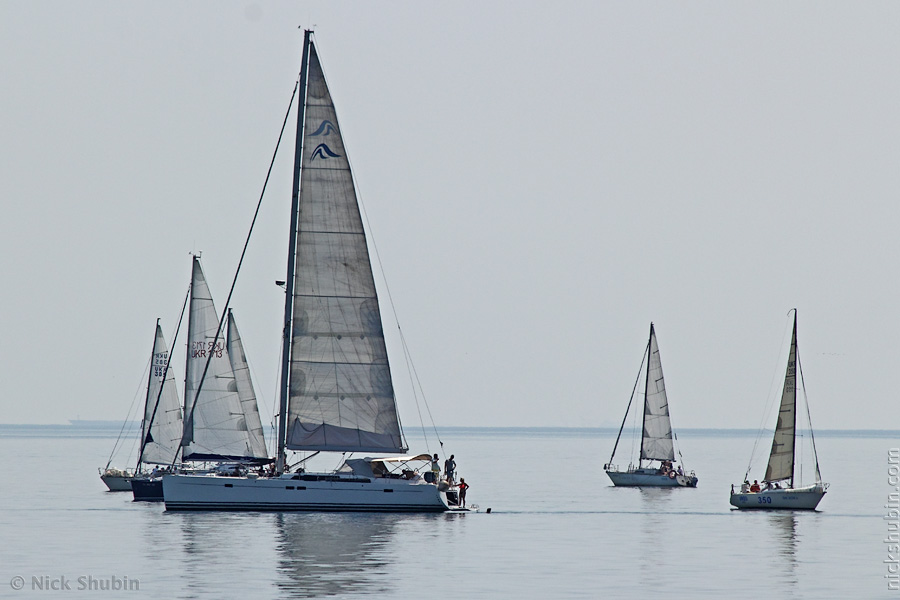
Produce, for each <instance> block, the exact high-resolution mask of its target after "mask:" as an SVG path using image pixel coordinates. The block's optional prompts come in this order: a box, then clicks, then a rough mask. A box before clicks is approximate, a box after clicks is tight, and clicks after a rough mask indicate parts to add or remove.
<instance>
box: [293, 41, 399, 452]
mask: <svg viewBox="0 0 900 600" xmlns="http://www.w3.org/2000/svg"><path fill="white" fill-rule="evenodd" d="M309 49H310V56H309V64H308V80H307V81H308V83H307V98H306V113H305V114H306V117H305V121H304V129H303V131H304V137H303V156H302V163H301V176H300V200H299V202H300V219H299V225H298V230H299V234H298V237H297V244H296V247H295V248H294V252H295V256H296V265H295V275H294V293H293V321H292V339H291V361H290V396H289V410H288V418H289V420H288V423H287V435H286V445H287V447H288V448H289V449H291V450H333V451H350V452H355V451H364V452H405V451H406V448H405V447H404V444H403V438H402V434H401V431H400V423H399V419H398V417H397V408H396V404H395V400H394V389H393V385H392V383H391V371H390V366H389V365H388V357H387V350H386V348H385V342H384V332H383V329H382V323H381V314H380V311H379V307H378V298H377V294H376V291H375V283H374V278H373V276H372V268H371V265H370V262H369V252H368V248H367V246H366V237H365V232H364V230H363V224H362V219H361V218H360V212H359V206H358V204H357V198H356V191H355V189H354V186H353V178H352V175H351V172H350V164H349V162H348V160H347V153H346V150H345V148H344V144H343V140H342V138H341V132H340V128H339V126H338V121H337V115H336V113H335V109H334V105H333V103H332V100H331V95H330V93H329V91H328V87H327V86H326V83H325V77H324V75H323V73H322V68H321V66H320V64H319V59H318V55H317V54H316V51H315V47H314V46H313V44H312V43H310V47H309Z"/></svg>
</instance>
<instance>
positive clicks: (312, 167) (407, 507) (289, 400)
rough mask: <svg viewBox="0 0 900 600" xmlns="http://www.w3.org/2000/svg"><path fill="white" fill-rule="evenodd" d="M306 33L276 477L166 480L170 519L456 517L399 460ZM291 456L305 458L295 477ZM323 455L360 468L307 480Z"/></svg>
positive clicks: (372, 302)
mask: <svg viewBox="0 0 900 600" xmlns="http://www.w3.org/2000/svg"><path fill="white" fill-rule="evenodd" d="M311 33H312V32H311V31H306V33H305V35H304V45H303V59H302V67H301V72H300V78H299V82H298V86H299V90H300V93H299V98H300V104H299V109H298V118H297V138H296V145H295V160H294V175H293V192H292V205H291V229H290V240H289V243H288V260H287V263H288V269H287V278H286V281H285V282H283V283H284V285H285V291H286V294H285V310H284V338H283V346H282V369H281V372H282V380H281V386H280V409H279V415H278V440H277V447H278V450H277V457H276V462H275V465H274V474H273V476H271V477H267V476H259V475H257V474H247V475H246V476H241V477H228V478H225V477H220V476H216V475H182V474H174V475H166V476H164V477H163V491H164V496H165V502H166V508H167V509H168V510H279V511H281V510H298V511H301V510H313V511H315V510H327V511H391V512H395V511H411V512H442V511H447V510H451V509H454V508H456V507H455V505H451V501H450V499H448V492H451V490H450V486H451V485H452V481H451V482H448V481H434V482H431V481H426V479H425V478H424V477H423V476H422V474H420V470H422V469H428V468H429V465H430V464H431V460H432V459H431V456H429V455H428V454H420V455H408V454H406V453H407V452H408V447H407V445H406V443H405V438H404V436H403V432H402V429H401V426H400V420H399V417H398V413H397V406H396V400H395V396H394V387H393V383H392V378H391V369H390V365H389V362H388V355H387V350H386V345H385V340H384V330H383V325H382V319H381V312H380V309H379V304H378V297H377V294H376V290H375V282H374V276H373V272H372V265H371V262H370V259H369V251H368V246H367V243H366V234H365V231H364V228H363V224H362V218H361V215H360V209H359V205H358V202H357V197H356V190H355V188H354V184H353V177H352V174H351V171H350V163H349V161H348V159H347V152H346V149H345V148H344V143H343V138H342V136H341V130H340V127H339V125H338V120H337V114H336V113H335V108H334V104H333V102H332V99H331V94H330V92H329V90H328V86H327V85H326V82H325V77H324V74H323V71H322V67H321V64H320V62H319V57H318V54H317V52H316V47H315V45H314V43H313V41H312V39H311V37H310V34H311ZM288 450H290V451H301V452H309V453H313V454H311V455H309V456H306V457H305V458H304V459H302V460H301V461H300V463H299V464H295V465H293V467H294V472H291V471H290V466H289V465H288V460H287V451H288ZM319 452H333V453H361V454H363V456H364V457H363V458H348V459H346V460H344V461H343V464H342V465H341V466H340V467H339V468H338V469H336V470H335V471H332V472H327V473H310V472H306V471H305V468H304V466H303V465H304V464H305V462H304V461H306V460H307V459H309V458H311V456H313V455H315V454H317V453H319ZM369 453H372V454H375V456H374V457H373V456H368V454H369ZM379 454H388V455H395V454H401V456H388V457H383V456H378V455H379ZM435 458H436V457H435ZM432 479H433V478H432ZM451 494H452V492H451ZM460 510H464V509H460Z"/></svg>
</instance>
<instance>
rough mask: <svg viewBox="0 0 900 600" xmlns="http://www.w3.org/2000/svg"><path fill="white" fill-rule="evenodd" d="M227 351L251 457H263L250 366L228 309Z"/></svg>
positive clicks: (260, 425)
mask: <svg viewBox="0 0 900 600" xmlns="http://www.w3.org/2000/svg"><path fill="white" fill-rule="evenodd" d="M227 350H228V359H229V360H230V361H231V369H232V371H233V372H234V380H235V383H236V384H237V391H238V397H239V398H240V400H241V409H242V410H243V413H244V423H245V424H246V427H247V436H248V438H249V443H250V451H251V453H252V454H253V456H265V455H266V439H265V437H264V435H263V426H262V421H261V420H260V418H259V406H257V404H256V392H255V391H254V390H253V381H252V380H251V379H250V365H249V364H247V356H246V355H245V354H244V345H243V344H242V343H241V334H240V333H239V332H238V327H237V322H236V321H235V320H234V315H232V314H231V310H230V309H229V311H228V341H227Z"/></svg>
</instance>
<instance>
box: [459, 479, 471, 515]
mask: <svg viewBox="0 0 900 600" xmlns="http://www.w3.org/2000/svg"><path fill="white" fill-rule="evenodd" d="M468 489H469V484H468V483H466V478H465V477H460V478H459V505H460V506H461V507H462V508H465V507H466V490H468Z"/></svg>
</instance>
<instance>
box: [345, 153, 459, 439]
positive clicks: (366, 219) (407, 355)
mask: <svg viewBox="0 0 900 600" xmlns="http://www.w3.org/2000/svg"><path fill="white" fill-rule="evenodd" d="M347 164H348V165H350V175H351V176H352V177H353V185H354V189H355V190H356V200H357V204H358V205H359V208H360V211H361V212H362V218H363V221H364V222H365V227H366V229H368V233H369V234H368V237H367V239H368V240H369V241H371V243H372V250H373V251H374V254H375V260H376V261H377V263H378V270H379V272H380V273H381V281H383V282H384V291H385V293H387V298H388V304H389V305H390V307H391V314H393V315H394V322H395V323H396V324H397V331H398V332H399V334H400V342H401V347H402V349H403V352H404V354H405V358H406V360H407V362H408V364H409V366H410V368H411V369H412V373H413V376H414V377H415V380H416V382H417V383H418V385H419V391H420V392H421V393H422V401H423V402H424V403H425V409H426V411H427V412H428V416H429V418H431V423H432V427H433V428H434V432H435V435H436V436H437V438H438V443H439V444H440V445H441V448H443V447H444V442H443V441H441V438H440V434H438V432H437V426H436V425H435V423H434V417H433V416H432V415H431V408H430V407H429V406H428V399H427V398H426V397H425V389H424V388H423V387H422V383H421V380H420V379H419V374H418V371H417V370H416V365H415V362H414V361H413V358H412V354H411V353H410V352H409V346H408V344H407V343H406V337H405V336H404V335H403V329H402V328H401V327H400V317H399V316H398V315H397V306H396V304H395V303H394V296H393V294H391V287H390V285H389V284H388V278H387V273H386V272H385V268H384V263H383V262H382V261H381V253H380V252H379V251H378V244H377V243H376V241H375V232H374V230H373V229H372V223H371V221H370V220H369V213H368V211H366V204H365V202H363V198H362V193H361V192H360V190H359V186H358V185H356V171H355V170H354V169H353V165H352V163H351V161H350V157H349V156H347ZM414 393H415V392H414ZM397 421H398V423H400V412H399V411H397ZM400 434H401V435H402V436H403V437H404V438H405V437H406V436H405V435H404V434H403V424H402V423H400Z"/></svg>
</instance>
